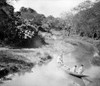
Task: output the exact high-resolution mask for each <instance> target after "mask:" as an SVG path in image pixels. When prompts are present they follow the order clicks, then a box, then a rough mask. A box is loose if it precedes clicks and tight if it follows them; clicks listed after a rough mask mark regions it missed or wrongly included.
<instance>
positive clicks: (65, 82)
mask: <svg viewBox="0 0 100 86" xmlns="http://www.w3.org/2000/svg"><path fill="white" fill-rule="evenodd" d="M85 51H86V50H84V49H81V47H80V48H77V49H76V50H75V51H74V52H71V53H69V54H67V55H66V58H65V59H64V61H65V64H66V65H68V66H70V67H72V66H73V65H75V64H78V65H79V64H80V63H83V64H84V65H85V66H86V70H85V72H84V74H87V75H89V78H88V79H89V80H91V81H92V82H89V81H87V80H82V79H79V78H76V77H73V76H71V75H69V74H68V73H66V72H65V71H64V70H63V69H62V68H60V67H59V65H58V64H57V55H55V56H54V58H53V59H52V60H51V62H49V63H48V64H46V65H43V66H36V67H34V68H33V69H32V71H33V72H32V73H26V74H24V75H20V76H19V75H16V76H15V77H14V78H13V80H12V81H6V82H5V83H4V84H2V85H1V86H100V83H99V82H100V81H99V78H100V67H95V66H92V65H91V64H90V63H89V61H88V59H89V58H91V56H92V52H90V51H89V52H87V51H86V52H87V53H86V52H85ZM79 58H82V59H79ZM97 79H98V80H97ZM84 82H85V83H84Z"/></svg>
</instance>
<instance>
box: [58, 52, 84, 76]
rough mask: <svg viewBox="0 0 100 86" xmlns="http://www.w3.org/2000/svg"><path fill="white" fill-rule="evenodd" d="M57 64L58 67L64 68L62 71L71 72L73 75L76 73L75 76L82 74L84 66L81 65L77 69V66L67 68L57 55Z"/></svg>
mask: <svg viewBox="0 0 100 86" xmlns="http://www.w3.org/2000/svg"><path fill="white" fill-rule="evenodd" d="M57 63H58V65H59V67H64V69H66V70H67V71H70V72H73V73H77V74H82V73H83V71H84V70H83V69H84V65H83V64H81V65H80V66H79V67H78V66H77V65H74V67H72V68H69V67H67V66H66V65H64V63H63V55H62V54H61V55H59V56H58V57H57Z"/></svg>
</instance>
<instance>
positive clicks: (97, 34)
mask: <svg viewBox="0 0 100 86" xmlns="http://www.w3.org/2000/svg"><path fill="white" fill-rule="evenodd" d="M89 4H90V5H88V6H87V5H86V7H85V9H83V8H82V9H83V10H79V12H78V13H77V14H76V15H75V16H74V17H73V27H74V29H75V30H76V33H77V34H80V36H88V37H90V38H94V39H99V38H100V9H99V8H100V2H97V3H94V4H92V5H91V3H89ZM90 6H91V7H90Z"/></svg>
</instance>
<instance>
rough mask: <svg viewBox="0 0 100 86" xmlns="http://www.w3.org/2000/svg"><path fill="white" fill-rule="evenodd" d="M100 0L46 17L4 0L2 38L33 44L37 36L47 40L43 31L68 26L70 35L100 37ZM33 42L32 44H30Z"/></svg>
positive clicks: (0, 6) (0, 22) (12, 42)
mask: <svg viewBox="0 0 100 86" xmlns="http://www.w3.org/2000/svg"><path fill="white" fill-rule="evenodd" d="M99 7H100V1H99V0H97V1H95V2H94V3H93V2H91V1H89V0H87V1H85V2H83V3H81V4H80V5H79V6H77V7H76V8H74V9H73V10H72V12H68V13H65V14H64V15H62V17H60V18H54V17H53V16H48V17H45V15H43V14H39V13H37V12H36V11H35V10H34V9H31V8H25V7H22V8H21V9H20V11H18V12H14V7H13V6H11V5H9V4H8V3H7V2H6V0H0V40H1V41H2V42H3V43H5V44H10V45H13V46H20V47H32V46H34V45H32V44H34V41H36V39H34V38H36V37H37V36H38V37H39V38H40V40H41V42H42V43H41V44H46V43H45V40H44V38H42V37H41V36H39V32H47V33H52V32H51V30H56V31H61V30H64V31H65V34H67V35H66V36H72V35H79V36H81V37H84V36H85V37H89V38H92V39H100V29H99V28H100V25H99V24H100V23H99V22H100V20H99V19H100V17H99V16H100V10H99ZM29 45H31V46H29Z"/></svg>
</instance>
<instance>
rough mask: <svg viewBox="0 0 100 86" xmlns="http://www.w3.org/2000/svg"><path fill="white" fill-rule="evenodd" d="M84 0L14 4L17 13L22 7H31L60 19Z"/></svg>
mask: <svg viewBox="0 0 100 86" xmlns="http://www.w3.org/2000/svg"><path fill="white" fill-rule="evenodd" d="M83 1H84V0H19V1H18V2H15V3H14V7H15V11H18V10H19V9H20V7H22V6H24V7H31V8H33V9H34V10H36V11H37V12H38V13H41V14H44V15H45V16H49V15H53V16H54V17H59V16H60V14H61V13H62V12H66V11H69V10H70V9H72V8H73V7H75V6H77V5H78V4H79V3H81V2H83Z"/></svg>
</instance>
